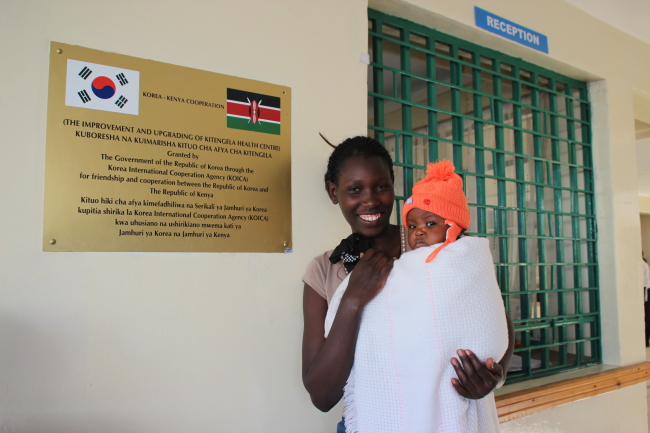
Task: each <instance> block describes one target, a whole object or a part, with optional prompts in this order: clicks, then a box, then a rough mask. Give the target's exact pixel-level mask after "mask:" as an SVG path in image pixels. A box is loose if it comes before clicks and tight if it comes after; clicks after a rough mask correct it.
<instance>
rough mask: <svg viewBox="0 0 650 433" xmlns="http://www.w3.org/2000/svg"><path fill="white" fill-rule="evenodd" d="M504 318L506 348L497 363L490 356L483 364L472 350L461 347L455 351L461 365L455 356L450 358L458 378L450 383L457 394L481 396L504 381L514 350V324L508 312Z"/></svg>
mask: <svg viewBox="0 0 650 433" xmlns="http://www.w3.org/2000/svg"><path fill="white" fill-rule="evenodd" d="M506 320H507V322H508V348H507V349H506V353H505V354H504V355H503V357H502V358H501V360H500V361H499V362H498V363H497V362H494V360H493V359H492V358H488V359H487V360H486V361H485V364H483V363H481V361H479V359H478V358H477V357H476V355H475V354H474V353H473V352H472V351H470V350H463V349H460V350H458V352H457V353H458V357H459V358H460V360H461V361H462V366H461V363H460V362H458V360H457V359H456V358H452V359H451V364H452V365H453V366H454V370H456V375H457V376H458V379H456V378H454V379H451V384H452V385H453V386H454V388H455V389H456V392H458V394H460V395H462V396H463V397H465V398H471V399H479V398H483V397H485V396H486V395H488V394H489V393H490V392H492V391H493V390H494V389H495V388H496V387H497V386H500V385H502V384H503V382H505V380H506V375H507V373H508V367H509V366H510V359H512V353H513V351H514V350H515V326H514V324H513V323H512V319H510V315H509V314H508V313H506Z"/></svg>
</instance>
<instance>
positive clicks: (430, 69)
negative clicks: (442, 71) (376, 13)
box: [426, 37, 438, 162]
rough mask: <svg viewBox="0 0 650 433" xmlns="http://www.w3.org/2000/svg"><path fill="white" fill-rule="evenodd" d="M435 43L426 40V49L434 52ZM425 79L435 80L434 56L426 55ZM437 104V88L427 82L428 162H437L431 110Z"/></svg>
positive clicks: (434, 120)
mask: <svg viewBox="0 0 650 433" xmlns="http://www.w3.org/2000/svg"><path fill="white" fill-rule="evenodd" d="M435 45H436V41H435V39H433V38H430V37H429V38H427V48H428V49H429V51H431V52H435ZM426 67H427V79H428V80H435V77H436V55H435V54H430V53H427V57H426ZM437 103H438V86H437V84H436V83H435V82H433V81H427V135H428V136H429V137H431V138H429V139H428V140H427V143H428V145H429V149H428V150H429V162H435V161H437V160H438V140H437V137H438V112H437V111H436V110H431V109H430V108H431V107H435V106H436V105H437Z"/></svg>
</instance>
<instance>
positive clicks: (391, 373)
mask: <svg viewBox="0 0 650 433" xmlns="http://www.w3.org/2000/svg"><path fill="white" fill-rule="evenodd" d="M402 216H403V218H402V220H403V221H404V223H405V225H406V227H407V228H408V242H409V245H410V247H411V248H412V249H413V251H410V252H408V253H405V254H403V255H402V257H400V259H399V260H397V261H395V263H394V265H393V269H392V271H391V274H390V276H389V277H388V280H387V282H386V285H385V286H384V288H383V290H382V291H381V292H380V293H379V295H377V297H376V298H375V299H373V300H372V301H371V302H370V303H369V304H368V305H367V306H366V307H365V309H364V312H363V319H362V321H361V327H360V329H359V335H358V338H357V346H356V350H355V358H354V366H353V368H352V371H351V373H350V377H349V379H348V382H347V385H346V387H345V390H344V400H345V403H346V418H345V425H346V431H347V432H357V431H358V432H362V433H363V432H385V433H389V432H407V433H416V432H422V433H424V432H427V433H430V432H443V431H444V432H464V433H472V432H476V433H478V432H481V433H484V432H485V433H487V432H498V431H499V423H498V417H497V413H496V406H495V403H494V395H493V394H489V395H488V396H487V397H485V398H483V399H481V400H469V399H466V398H464V397H462V396H460V395H459V394H458V393H457V392H456V391H455V389H454V388H453V387H452V385H451V378H452V377H455V374H454V370H453V367H452V366H451V365H450V364H449V360H450V358H452V357H454V356H455V355H456V350H457V349H459V348H471V349H472V350H473V351H474V353H476V355H477V356H478V357H479V359H481V361H482V362H485V360H486V359H487V358H492V359H494V360H499V359H501V357H502V356H503V354H504V353H505V351H506V349H507V346H508V329H507V322H506V316H505V309H504V307H503V302H502V300H501V293H500V291H499V287H498V286H497V282H496V278H495V274H494V265H493V263H492V256H491V254H490V249H489V245H488V241H487V240H486V239H484V238H477V237H469V236H464V237H460V235H461V234H462V232H463V231H464V230H466V229H468V228H469V222H470V215H469V207H468V206H467V199H466V198H465V195H464V193H463V183H462V179H461V178H460V176H458V175H457V174H456V173H454V166H453V164H452V163H451V162H450V161H446V160H443V161H440V162H438V163H434V164H429V167H428V169H427V176H426V177H425V178H424V179H422V180H421V181H420V182H418V183H417V184H416V185H415V186H414V188H413V195H412V196H411V197H410V198H409V199H408V200H406V202H405V204H404V207H403V210H402ZM434 259H435V260H434ZM348 281H349V276H348V278H346V279H345V280H344V281H343V282H342V283H341V285H340V286H339V288H338V289H337V291H336V293H335V294H334V297H333V298H332V301H331V303H330V306H329V309H328V312H327V318H326V320H325V336H326V337H327V335H328V333H329V329H330V328H331V326H332V323H333V321H334V318H335V316H336V311H337V309H338V306H339V304H340V301H341V298H342V296H343V293H344V292H345V289H346V288H347V284H348Z"/></svg>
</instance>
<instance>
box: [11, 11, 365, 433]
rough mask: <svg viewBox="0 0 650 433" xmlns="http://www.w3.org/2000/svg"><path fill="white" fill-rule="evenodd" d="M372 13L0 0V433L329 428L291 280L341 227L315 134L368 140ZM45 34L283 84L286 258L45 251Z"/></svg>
mask: <svg viewBox="0 0 650 433" xmlns="http://www.w3.org/2000/svg"><path fill="white" fill-rule="evenodd" d="M366 20H367V14H366V6H365V4H364V3H363V2H349V1H346V0H335V1H328V2H321V1H315V0H314V1H304V0H274V1H270V2H267V1H246V0H240V1H236V2H233V1H210V2H207V1H206V2H201V1H196V2H180V1H162V2H161V1H157V2H150V1H143V0H140V1H137V0H136V1H112V2H104V1H97V0H95V1H50V0H44V1H31V0H26V1H5V0H3V1H2V2H0V41H1V42H0V58H2V67H1V68H0V83H1V84H0V86H1V88H0V94H1V95H3V96H2V102H1V103H0V119H2V120H1V122H2V128H1V131H2V144H1V145H0V179H1V181H0V183H1V184H2V185H3V187H2V188H0V203H2V206H1V209H2V212H1V213H0V240H1V243H2V247H1V253H0V254H1V256H0V259H1V263H2V265H1V270H0V408H1V409H0V430H5V429H7V430H11V431H16V432H90V431H93V432H111V433H112V432H180V431H185V432H215V431H223V432H306V431H314V432H325V431H331V430H333V426H334V425H335V423H336V422H337V419H340V410H334V411H332V413H331V414H328V415H322V414H321V413H320V412H319V411H318V410H317V409H315V408H314V407H313V406H312V404H311V402H310V401H309V397H308V395H307V393H306V392H305V391H304V389H303V386H302V382H301V377H300V344H301V341H300V340H301V335H302V283H301V281H300V279H301V276H302V273H303V271H304V269H305V267H306V265H307V263H308V261H309V260H310V259H311V258H312V257H313V256H315V255H317V254H318V253H321V252H322V251H323V250H324V249H325V248H326V247H327V246H329V245H333V244H335V243H337V242H338V240H339V239H341V237H344V236H347V230H349V229H348V228H346V225H345V222H344V220H343V219H342V218H341V217H340V214H339V212H338V210H337V208H336V207H334V206H332V205H331V203H329V200H328V199H327V196H326V194H325V191H324V187H323V184H322V182H323V181H322V175H323V173H324V171H325V166H326V160H327V156H328V155H329V152H330V148H329V146H327V145H325V144H324V143H323V142H322V140H321V139H320V138H319V137H318V132H319V131H322V132H323V133H324V134H326V135H327V136H328V137H329V138H330V139H331V140H339V141H340V140H341V139H342V138H343V137H345V136H348V135H352V134H360V133H364V132H365V131H366V127H365V121H366V96H365V93H366V89H365V80H366V68H367V66H366V65H365V64H363V63H360V62H359V53H361V52H365V51H366V38H367V36H366V27H367V24H366ZM50 41H58V42H63V43H68V44H76V45H82V46H86V47H90V48H95V49H100V50H106V51H113V52H117V53H120V54H126V55H131V56H138V57H143V58H147V59H153V60H158V61H163V62H169V63H173V64H177V65H183V66H188V67H193V68H199V69H205V70H209V71H214V72H219V73H223V74H229V75H236V76H240V77H245V78H250V79H255V80H262V81H267V82H270V83H275V84H281V85H286V86H289V87H291V88H292V89H293V101H292V104H293V118H292V136H293V168H292V170H293V171H292V175H293V185H292V189H293V221H294V228H293V230H294V252H293V254H287V255H284V254H198V253H197V254H180V253H178V254H171V253H170V254H163V253H159V254H152V253H145V254H129V253H43V252H42V251H41V246H40V245H41V238H42V220H43V171H44V165H45V160H44V156H45V120H46V114H47V113H46V102H47V80H48V62H49V61H48V49H49V43H50ZM287 211H289V209H288V210H287Z"/></svg>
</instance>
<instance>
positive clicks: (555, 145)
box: [548, 78, 568, 364]
mask: <svg viewBox="0 0 650 433" xmlns="http://www.w3.org/2000/svg"><path fill="white" fill-rule="evenodd" d="M548 81H549V87H550V88H551V89H555V80H554V79H552V78H551V79H549V80H548ZM549 106H550V108H551V111H552V112H557V111H558V106H557V95H555V94H549ZM550 123H551V135H553V136H557V135H560V132H559V130H560V125H559V122H558V118H557V116H555V115H551V116H550ZM551 149H552V159H553V161H554V162H555V161H560V160H561V159H562V158H561V155H560V143H559V141H558V140H554V139H553V140H551ZM552 169H553V185H554V186H561V185H562V171H561V169H560V166H559V165H557V164H552ZM553 203H554V206H555V210H559V211H562V191H561V190H559V189H557V188H556V189H554V191H553ZM554 222H555V233H556V235H557V236H558V237H561V236H562V235H563V233H564V225H563V220H562V218H561V217H558V216H556V217H555V221H554ZM555 254H556V257H557V261H558V262H563V261H564V241H563V240H557V241H555ZM554 269H555V270H556V271H557V287H558V289H563V288H564V283H565V274H566V273H565V272H564V267H555V266H554ZM558 311H559V312H560V314H561V315H563V314H566V297H565V295H564V293H560V294H558ZM558 333H559V340H560V342H565V341H567V332H566V328H561V329H559V331H558ZM560 362H561V363H563V364H566V363H567V362H568V352H567V348H566V346H564V345H563V346H560Z"/></svg>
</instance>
